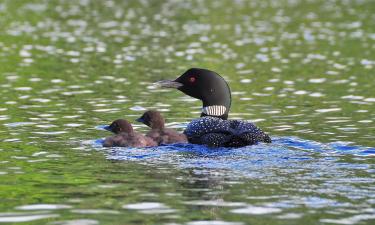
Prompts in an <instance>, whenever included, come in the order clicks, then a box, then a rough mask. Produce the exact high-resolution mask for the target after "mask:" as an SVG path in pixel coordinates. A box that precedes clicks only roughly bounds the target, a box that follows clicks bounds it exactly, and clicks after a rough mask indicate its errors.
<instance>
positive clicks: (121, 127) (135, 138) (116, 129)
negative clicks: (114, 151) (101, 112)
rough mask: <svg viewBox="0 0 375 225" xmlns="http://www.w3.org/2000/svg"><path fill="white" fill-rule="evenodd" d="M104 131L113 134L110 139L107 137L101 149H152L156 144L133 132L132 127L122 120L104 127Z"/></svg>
mask: <svg viewBox="0 0 375 225" xmlns="http://www.w3.org/2000/svg"><path fill="white" fill-rule="evenodd" d="M104 129H106V130H108V131H111V132H113V133H115V134H116V135H114V136H112V137H107V138H106V139H105V140H104V142H103V147H152V146H157V143H156V142H155V141H154V140H152V139H151V138H149V137H146V136H144V135H142V134H140V133H138V132H135V131H134V130H133V127H132V125H131V124H130V123H129V122H128V121H127V120H124V119H118V120H115V121H113V122H112V123H111V125H109V126H106V127H105V128H104Z"/></svg>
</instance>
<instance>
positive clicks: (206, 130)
mask: <svg viewBox="0 0 375 225" xmlns="http://www.w3.org/2000/svg"><path fill="white" fill-rule="evenodd" d="M157 84H158V85H160V86H161V87H166V88H176V89H178V90H180V91H181V92H183V93H185V94H186V95H189V96H191V97H193V98H197V99H200V100H201V101H202V103H203V108H202V113H201V118H198V119H195V120H193V121H192V122H190V123H189V124H188V126H187V128H186V130H185V131H184V134H186V136H187V137H188V140H189V142H191V143H195V144H205V145H208V146H212V147H242V146H246V145H253V144H256V143H258V142H266V143H271V138H270V137H269V136H268V135H267V134H266V133H264V132H263V131H262V130H261V129H260V128H258V127H257V126H255V125H254V124H253V123H251V122H247V121H243V120H227V119H228V113H229V110H230V106H231V92H230V88H229V86H228V83H227V82H226V81H225V80H224V78H222V77H221V76H220V75H219V74H217V73H215V72H213V71H210V70H206V69H198V68H192V69H189V70H187V71H186V72H185V73H184V74H182V75H181V76H180V77H178V78H177V79H175V80H163V81H159V82H157Z"/></svg>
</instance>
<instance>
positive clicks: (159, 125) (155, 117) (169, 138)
mask: <svg viewBox="0 0 375 225" xmlns="http://www.w3.org/2000/svg"><path fill="white" fill-rule="evenodd" d="M137 122H140V123H144V124H145V125H147V126H149V127H150V128H151V130H150V131H149V132H148V133H147V134H146V136H147V137H150V138H152V139H153V140H154V141H155V142H156V143H158V145H161V144H173V143H186V142H187V137H186V135H185V134H182V133H179V132H177V131H176V130H173V129H170V128H165V127H164V123H165V120H164V117H163V116H162V115H161V114H160V113H159V112H158V111H154V110H149V111H146V112H145V113H143V115H142V116H141V117H140V118H138V119H137Z"/></svg>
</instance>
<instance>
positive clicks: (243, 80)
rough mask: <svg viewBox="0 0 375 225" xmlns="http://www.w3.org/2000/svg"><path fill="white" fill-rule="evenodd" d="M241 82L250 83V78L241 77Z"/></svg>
mask: <svg viewBox="0 0 375 225" xmlns="http://www.w3.org/2000/svg"><path fill="white" fill-rule="evenodd" d="M240 82H241V83H244V84H248V83H251V79H242V80H240Z"/></svg>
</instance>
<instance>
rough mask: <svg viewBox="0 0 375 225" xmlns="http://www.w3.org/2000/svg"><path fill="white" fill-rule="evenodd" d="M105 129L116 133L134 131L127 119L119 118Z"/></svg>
mask: <svg viewBox="0 0 375 225" xmlns="http://www.w3.org/2000/svg"><path fill="white" fill-rule="evenodd" d="M104 129H106V130H108V131H111V132H113V133H115V134H119V133H130V134H131V133H133V127H132V125H131V124H130V123H129V121H127V120H123V119H118V120H115V121H113V122H112V123H111V125H109V126H107V127H105V128H104Z"/></svg>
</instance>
